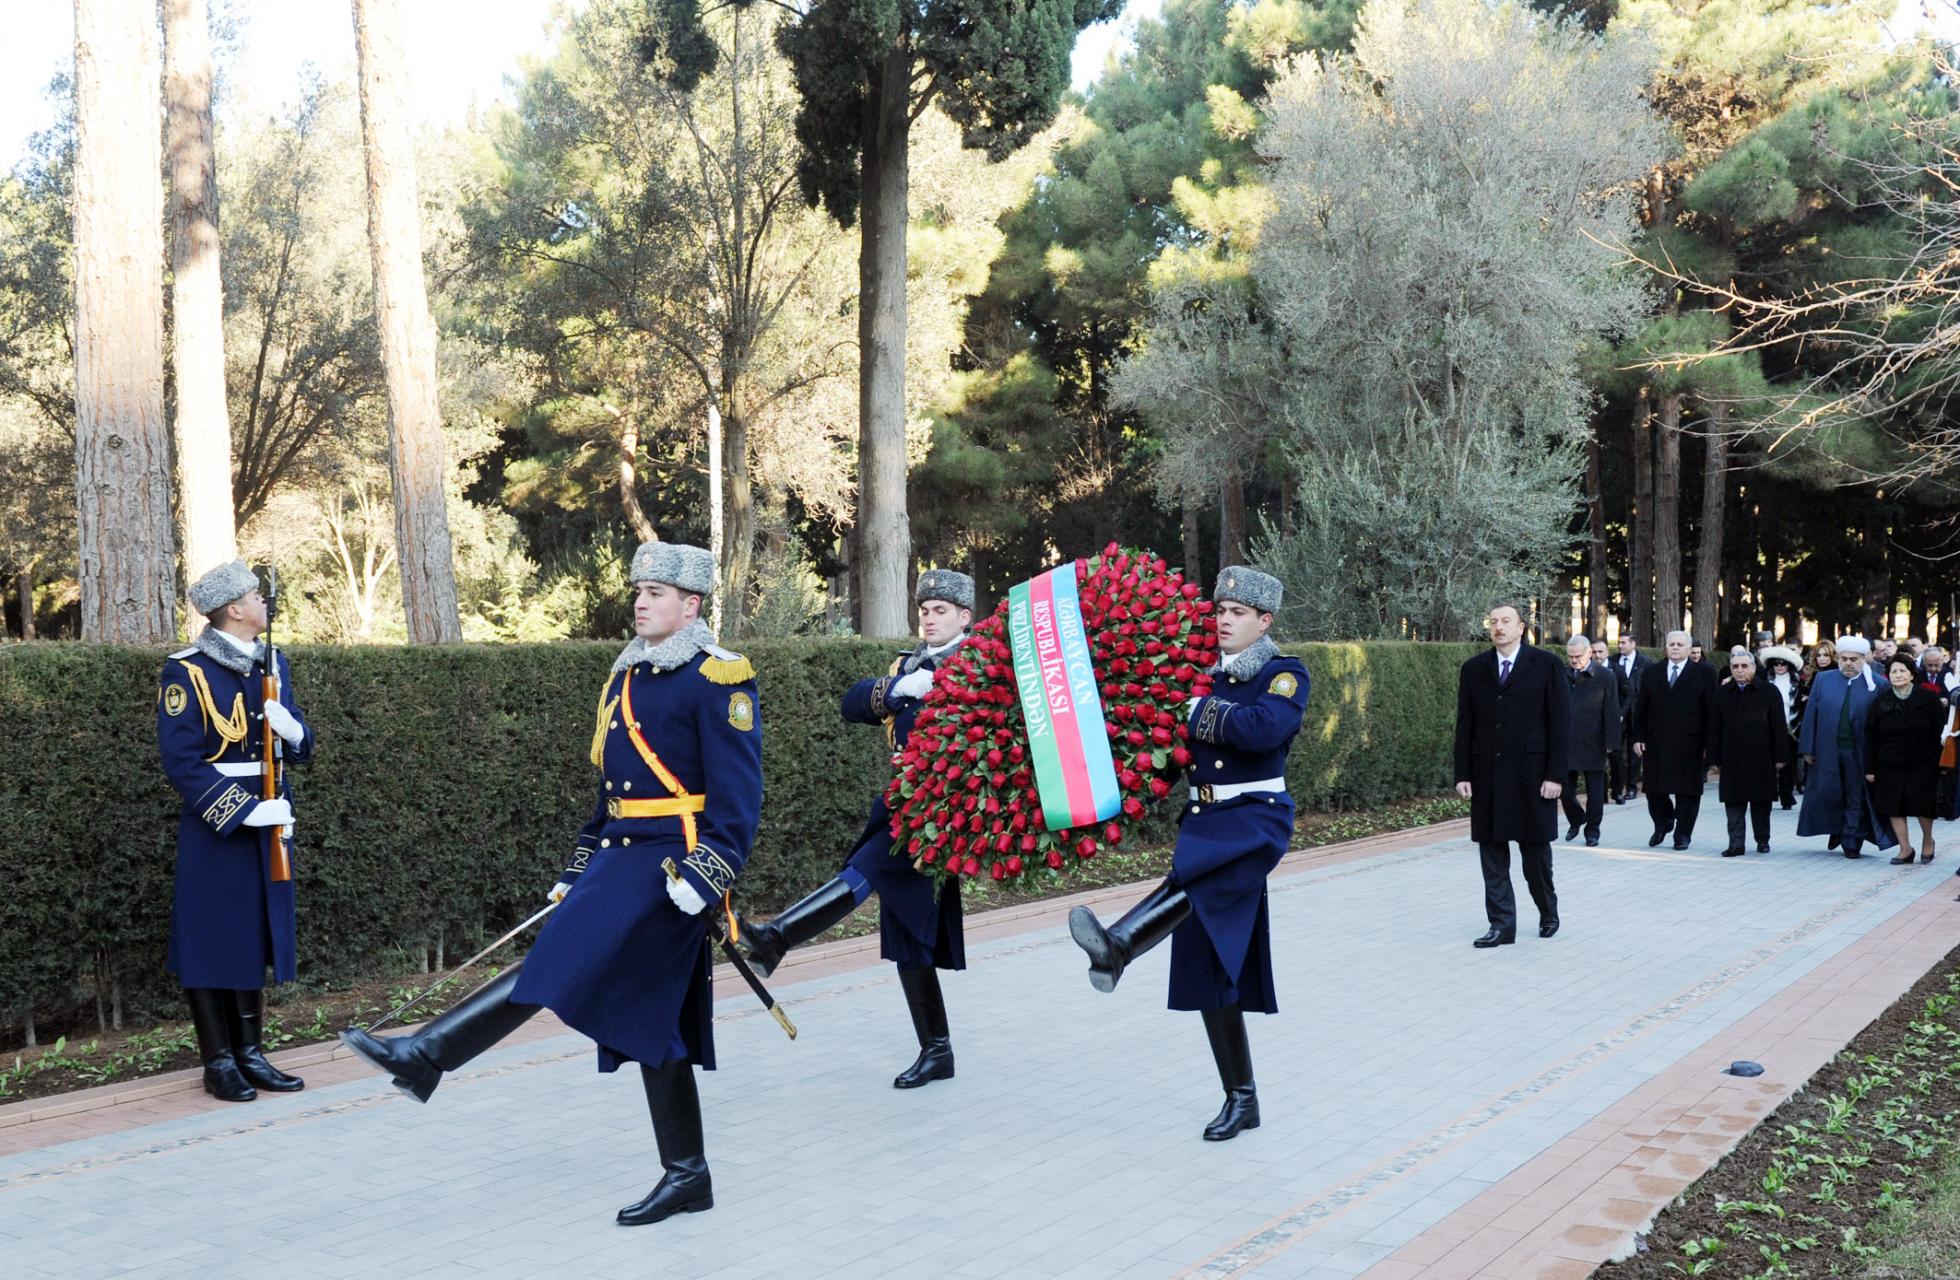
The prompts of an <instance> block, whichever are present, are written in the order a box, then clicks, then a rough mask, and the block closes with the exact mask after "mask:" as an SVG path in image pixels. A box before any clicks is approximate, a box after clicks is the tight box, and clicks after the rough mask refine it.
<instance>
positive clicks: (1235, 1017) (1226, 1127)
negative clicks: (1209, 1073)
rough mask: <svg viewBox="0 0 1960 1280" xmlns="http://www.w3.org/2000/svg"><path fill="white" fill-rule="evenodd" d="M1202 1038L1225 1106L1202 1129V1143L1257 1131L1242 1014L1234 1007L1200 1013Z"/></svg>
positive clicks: (1256, 1108) (1256, 1101)
mask: <svg viewBox="0 0 1960 1280" xmlns="http://www.w3.org/2000/svg"><path fill="white" fill-rule="evenodd" d="M1203 1016H1204V1020H1205V1037H1206V1038H1207V1039H1209V1040H1210V1041H1211V1056H1212V1060H1213V1061H1214V1062H1216V1063H1217V1064H1218V1082H1219V1083H1220V1084H1222V1085H1224V1086H1225V1105H1224V1106H1223V1107H1220V1108H1219V1109H1218V1116H1217V1118H1216V1119H1214V1120H1213V1121H1212V1122H1211V1123H1210V1124H1208V1125H1206V1126H1205V1141H1206V1142H1224V1141H1226V1140H1227V1139H1229V1138H1236V1137H1238V1136H1239V1134H1240V1133H1242V1132H1243V1131H1245V1130H1247V1129H1257V1128H1258V1127H1259V1094H1258V1091H1257V1090H1255V1089H1254V1088H1253V1084H1252V1042H1251V1041H1249V1040H1247V1039H1246V1034H1245V1011H1244V1010H1242V1009H1240V1008H1239V1007H1238V1006H1237V1005H1235V1004H1234V1005H1227V1006H1226V1007H1225V1008H1223V1009H1206V1010H1205V1011H1204V1015H1203Z"/></svg>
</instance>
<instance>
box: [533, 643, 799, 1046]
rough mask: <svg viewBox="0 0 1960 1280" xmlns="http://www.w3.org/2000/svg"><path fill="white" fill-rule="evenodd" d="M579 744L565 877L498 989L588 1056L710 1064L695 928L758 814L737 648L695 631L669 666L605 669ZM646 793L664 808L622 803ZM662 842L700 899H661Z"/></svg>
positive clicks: (744, 670)
mask: <svg viewBox="0 0 1960 1280" xmlns="http://www.w3.org/2000/svg"><path fill="white" fill-rule="evenodd" d="M636 726H637V728H638V731H639V732H638V738H639V741H636V740H635V734H634V729H635V727H636ZM593 757H594V763H596V764H598V765H599V768H600V775H601V776H600V780H599V799H598V804H597V806H596V807H595V808H594V809H593V812H592V817H591V818H590V820H588V821H587V822H586V824H585V826H584V827H582V828H581V829H580V831H579V833H578V836H577V839H576V840H575V842H574V849H573V855H572V861H571V864H570V865H569V866H567V867H566V869H565V873H564V878H565V879H566V880H568V881H569V882H570V883H571V891H570V892H569V893H568V894H567V895H566V897H565V901H564V903H563V904H562V905H561V906H560V907H559V908H558V910H557V911H556V912H554V913H553V914H552V916H551V918H550V919H548V920H547V921H546V922H545V926H544V929H543V930H542V931H541V932H540V933H539V935H538V940H537V943H536V945H534V946H533V947H532V948H531V953H530V955H529V956H528V957H527V958H526V959H525V961H524V968H523V971H522V972H521V973H520V974H519V975H518V979H517V986H516V988H515V989H514V990H513V991H512V992H511V999H512V1000H513V1001H516V1002H520V1003H525V1004H541V1005H544V1006H546V1007H547V1008H549V1009H550V1010H551V1011H552V1012H554V1013H556V1014H557V1015H558V1017H559V1018H560V1019H561V1020H562V1021H563V1022H564V1023H565V1024H566V1025H567V1026H569V1027H572V1028H573V1029H575V1030H577V1031H579V1032H582V1033H583V1034H585V1035H587V1036H590V1037H591V1038H592V1039H593V1040H595V1041H597V1042H598V1045H599V1069H600V1070H601V1071H613V1070H616V1069H617V1068H618V1067H619V1065H620V1064H621V1063H622V1062H626V1061H629V1060H630V1061H634V1062H639V1063H642V1064H643V1065H646V1066H649V1067H657V1066H660V1065H662V1064H663V1063H667V1062H673V1061H676V1060H679V1059H683V1058H685V1059H686V1060H688V1061H690V1062H693V1063H695V1064H696V1065H698V1066H701V1067H704V1068H707V1069H710V1070H712V1069H713V1067H714V1065H715V1050H714V1022H713V1014H714V1008H713V1005H714V992H713V985H712V974H713V959H712V954H711V951H710V944H709V930H710V928H715V929H719V927H720V924H719V922H720V913H721V903H720V898H721V896H722V895H723V894H724V893H726V892H727V891H728V889H729V887H730V886H731V885H733V884H734V882H735V877H736V876H737V875H739V874H740V873H741V870H742V867H743V865H744V864H745V863H746V862H747V861H748V856H749V849H750V847H751V846H752V845H753V844H754V843H755V833H756V827H757V824H758V823H759V821H760V820H761V816H762V718H761V710H760V707H759V705H758V701H757V694H756V684H755V673H754V670H753V669H752V668H751V666H750V665H749V661H748V659H746V658H743V657H741V656H740V655H738V654H732V653H729V652H727V651H726V650H723V649H718V648H715V647H713V646H709V647H707V648H704V649H701V650H700V651H698V652H696V653H695V654H694V655H693V656H692V657H691V658H688V659H687V660H686V661H684V662H683V663H682V664H681V665H679V666H677V667H674V668H672V669H668V670H656V669H655V668H654V667H653V666H652V665H650V664H649V663H647V662H634V663H633V664H632V665H630V666H629V667H626V668H625V669H623V670H615V671H614V672H613V673H612V674H611V675H610V676H609V677H608V678H607V680H606V686H605V691H604V693H603V694H602V695H601V697H600V700H599V713H598V721H597V725H596V727H595V732H594V737H593ZM662 801H666V802H669V803H668V804H667V805H665V806H661V807H667V808H672V809H674V810H675V812H673V813H670V814H666V815H664V816H645V815H644V811H642V812H641V813H635V812H633V810H634V809H635V808H636V807H639V806H644V805H645V804H646V803H647V802H662ZM670 858H671V859H672V860H673V861H674V863H675V865H676V867H677V868H678V869H679V870H680V873H681V874H682V875H683V876H684V877H685V878H686V879H687V880H688V882H689V883H690V884H692V885H693V886H694V890H695V892H697V893H699V894H700V895H701V897H703V898H704V899H706V900H707V902H708V908H707V910H706V911H703V912H701V913H699V914H697V915H688V914H686V913H685V912H683V911H682V910H681V909H680V908H678V907H676V906H675V905H674V903H673V900H672V899H671V898H670V897H669V896H668V892H667V873H666V871H665V870H664V869H663V868H662V863H663V861H664V860H666V859H670Z"/></svg>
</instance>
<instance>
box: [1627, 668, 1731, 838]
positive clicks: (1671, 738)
mask: <svg viewBox="0 0 1960 1280" xmlns="http://www.w3.org/2000/svg"><path fill="white" fill-rule="evenodd" d="M1693 643H1694V642H1693V641H1692V640H1691V639H1690V638H1689V636H1688V633H1687V632H1685V631H1670V632H1668V633H1667V661H1665V662H1656V663H1653V664H1652V665H1650V666H1649V667H1648V668H1647V670H1646V671H1644V672H1643V673H1641V676H1640V687H1639V689H1637V690H1636V691H1635V692H1634V695H1633V753H1634V755H1636V756H1638V757H1640V762H1641V769H1642V772H1643V774H1644V779H1645V786H1646V789H1647V812H1648V814H1649V815H1650V816H1651V817H1652V818H1653V820H1654V834H1653V835H1652V836H1650V837H1648V840H1647V843H1648V844H1649V845H1658V844H1659V843H1660V842H1661V841H1663V840H1665V839H1667V837H1668V833H1669V832H1670V831H1671V832H1672V833H1673V834H1674V847H1675V848H1676V849H1685V848H1687V847H1688V841H1689V840H1690V839H1692V838H1693V837H1694V834H1695V817H1696V815H1697V814H1699V813H1700V812H1701V790H1702V785H1703V783H1705V782H1706V781H1707V779H1708V768H1707V762H1706V756H1707V741H1708V714H1709V702H1710V700H1711V699H1713V698H1714V696H1715V690H1716V688H1717V687H1718V682H1717V680H1716V677H1715V671H1714V669H1713V668H1712V667H1710V666H1708V665H1707V664H1706V663H1702V662H1696V661H1695V660H1694V659H1693V658H1692V657H1690V656H1689V651H1690V648H1691V646H1692V645H1693Z"/></svg>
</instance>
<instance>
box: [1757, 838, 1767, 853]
mask: <svg viewBox="0 0 1960 1280" xmlns="http://www.w3.org/2000/svg"><path fill="white" fill-rule="evenodd" d="M1756 852H1757V853H1768V852H1769V841H1767V840H1758V841H1757V842H1756Z"/></svg>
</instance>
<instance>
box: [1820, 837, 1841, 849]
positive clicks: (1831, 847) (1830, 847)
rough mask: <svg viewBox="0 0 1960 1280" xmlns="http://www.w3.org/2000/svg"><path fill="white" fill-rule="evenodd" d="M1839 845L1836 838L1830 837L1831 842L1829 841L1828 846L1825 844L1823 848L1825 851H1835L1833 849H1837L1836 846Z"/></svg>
mask: <svg viewBox="0 0 1960 1280" xmlns="http://www.w3.org/2000/svg"><path fill="white" fill-rule="evenodd" d="M1839 843H1840V842H1839V840H1838V838H1837V837H1836V836H1832V837H1831V840H1830V843H1829V844H1826V845H1825V846H1824V847H1825V848H1826V849H1835V848H1837V847H1838V844H1839Z"/></svg>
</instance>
